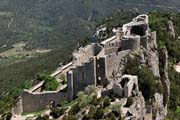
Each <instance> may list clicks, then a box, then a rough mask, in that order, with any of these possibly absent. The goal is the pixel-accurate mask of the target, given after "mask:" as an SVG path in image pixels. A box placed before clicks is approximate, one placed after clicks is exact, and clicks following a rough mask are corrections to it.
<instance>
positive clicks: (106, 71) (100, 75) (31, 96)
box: [14, 14, 156, 114]
mask: <svg viewBox="0 0 180 120" xmlns="http://www.w3.org/2000/svg"><path fill="white" fill-rule="evenodd" d="M113 31H114V32H115V35H114V36H112V37H111V38H108V39H106V40H104V41H102V42H101V43H91V44H90V45H87V46H85V47H83V48H79V50H76V51H75V52H73V61H72V62H71V63H69V64H67V65H65V66H63V67H62V68H60V69H58V70H57V71H56V72H55V73H53V74H52V76H55V77H56V78H57V77H58V76H59V75H61V74H65V75H66V77H67V88H66V90H63V91H62V90H59V91H55V92H39V91H38V89H40V88H41V85H39V86H36V88H35V89H34V90H31V91H30V90H25V91H24V92H23V93H22V95H21V97H20V101H19V102H18V104H17V106H16V107H15V108H14V111H15V113H17V114H18V113H22V112H33V111H37V110H40V109H44V108H46V107H47V106H48V104H49V103H50V101H54V102H55V103H56V104H59V103H61V102H63V101H67V100H69V101H70V100H72V99H73V98H74V97H75V96H76V95H77V93H78V92H79V91H83V90H84V89H85V88H86V87H87V86H89V85H95V86H106V85H108V84H109V83H110V81H111V79H112V78H113V76H114V73H115V72H117V71H118V67H119V64H120V61H121V60H122V59H123V58H124V57H125V56H127V55H128V54H129V53H130V52H131V51H133V50H138V49H140V48H141V47H144V48H146V49H148V48H149V47H151V46H150V45H155V46H156V32H150V30H149V24H148V16H147V15H144V14H143V15H139V16H137V17H136V18H134V19H133V20H132V22H130V23H127V24H125V25H123V27H122V28H117V29H113ZM148 43H152V44H148ZM127 78H128V79H127ZM137 85H138V80H137V77H136V76H135V77H130V76H128V75H126V76H124V77H122V78H121V79H120V80H119V81H117V83H116V84H114V86H113V89H114V91H115V93H116V94H118V95H119V96H121V97H130V96H131V94H132V90H138V87H137Z"/></svg>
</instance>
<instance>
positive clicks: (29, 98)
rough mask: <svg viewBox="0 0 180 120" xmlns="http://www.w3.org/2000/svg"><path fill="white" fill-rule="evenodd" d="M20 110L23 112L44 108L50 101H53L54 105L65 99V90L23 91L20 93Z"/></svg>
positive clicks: (47, 106)
mask: <svg viewBox="0 0 180 120" xmlns="http://www.w3.org/2000/svg"><path fill="white" fill-rule="evenodd" d="M21 96H22V111H23V112H25V113H26V112H35V111H40V110H43V109H45V108H49V106H50V103H51V101H53V102H55V105H57V104H60V103H63V102H64V101H67V93H66V92H61V91H58V92H44V93H32V92H29V91H23V93H22V95H21Z"/></svg>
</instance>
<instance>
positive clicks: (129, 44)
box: [121, 35, 140, 50]
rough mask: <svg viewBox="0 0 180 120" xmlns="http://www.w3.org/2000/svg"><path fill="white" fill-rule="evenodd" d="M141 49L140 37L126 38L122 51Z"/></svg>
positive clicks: (124, 38) (122, 43)
mask: <svg viewBox="0 0 180 120" xmlns="http://www.w3.org/2000/svg"><path fill="white" fill-rule="evenodd" d="M139 48H140V36H138V35H136V36H124V37H123V38H122V42H121V50H128V49H129V50H137V49H139Z"/></svg>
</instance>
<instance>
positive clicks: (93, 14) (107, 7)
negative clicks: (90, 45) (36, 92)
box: [0, 0, 180, 50]
mask: <svg viewBox="0 0 180 120" xmlns="http://www.w3.org/2000/svg"><path fill="white" fill-rule="evenodd" d="M179 7H180V1H178V0H136V1H134V0H1V1H0V28H1V29H0V36H1V37H0V41H1V43H0V50H2V49H7V48H9V47H11V45H12V44H14V43H17V42H19V41H27V42H28V45H27V46H26V47H27V48H29V49H32V48H34V47H36V48H39V47H41V48H42V47H43V48H61V47H62V46H64V45H68V44H69V42H70V41H75V40H78V39H81V38H83V37H85V36H88V35H89V34H91V33H92V31H93V29H94V28H95V25H96V22H97V21H100V20H101V19H102V18H104V17H106V16H108V15H110V14H111V13H112V12H113V11H114V10H116V9H124V10H130V9H133V8H138V9H139V10H141V11H149V10H155V9H156V10H167V11H178V10H180V8H179ZM3 45H7V47H6V48H4V47H3V48H1V46H3Z"/></svg>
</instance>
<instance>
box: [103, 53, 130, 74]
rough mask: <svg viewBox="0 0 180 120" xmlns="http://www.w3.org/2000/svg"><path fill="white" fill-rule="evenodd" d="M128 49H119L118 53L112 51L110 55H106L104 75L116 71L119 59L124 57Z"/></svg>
mask: <svg viewBox="0 0 180 120" xmlns="http://www.w3.org/2000/svg"><path fill="white" fill-rule="evenodd" d="M129 52H130V50H124V51H120V52H118V53H112V54H110V55H106V56H105V59H106V64H105V65H106V68H105V69H106V76H107V77H110V76H112V74H113V72H117V70H118V67H119V64H120V61H121V59H122V58H124V57H125V56H126V55H128V54H129Z"/></svg>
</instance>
